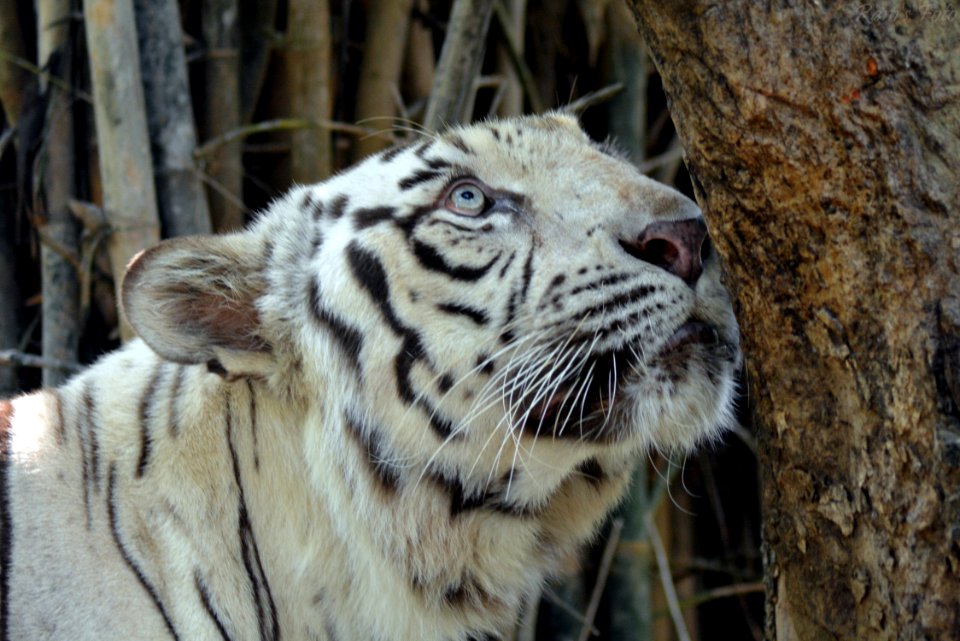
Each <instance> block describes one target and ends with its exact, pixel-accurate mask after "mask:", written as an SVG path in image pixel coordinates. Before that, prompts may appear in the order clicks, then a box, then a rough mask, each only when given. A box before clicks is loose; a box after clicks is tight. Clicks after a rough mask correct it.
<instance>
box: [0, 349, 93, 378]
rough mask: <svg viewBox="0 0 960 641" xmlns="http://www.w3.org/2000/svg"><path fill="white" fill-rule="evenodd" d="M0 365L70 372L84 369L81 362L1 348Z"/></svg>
mask: <svg viewBox="0 0 960 641" xmlns="http://www.w3.org/2000/svg"><path fill="white" fill-rule="evenodd" d="M0 366H5V367H36V368H40V369H58V370H62V371H64V372H70V373H76V372H79V371H81V370H82V369H83V365H80V364H79V363H68V362H66V361H61V360H58V359H55V358H45V357H43V356H37V355H35V354H27V353H25V352H20V351H17V350H15V349H0Z"/></svg>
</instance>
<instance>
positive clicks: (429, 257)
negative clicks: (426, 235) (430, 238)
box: [413, 239, 501, 282]
mask: <svg viewBox="0 0 960 641" xmlns="http://www.w3.org/2000/svg"><path fill="white" fill-rule="evenodd" d="M413 254H414V256H416V257H417V260H418V261H419V262H420V264H421V265H422V266H423V267H424V268H426V269H429V270H430V271H435V272H440V273H443V274H446V275H448V276H450V278H453V279H454V280H460V281H464V282H475V281H478V280H480V279H481V278H483V277H484V276H486V275H487V272H489V271H490V268H491V267H493V265H494V263H496V262H497V261H498V260H500V256H501V253H499V252H498V253H497V255H496V256H494V257H493V258H492V259H491V260H490V262H489V263H487V264H486V265H481V266H480V267H467V266H465V265H451V264H450V263H448V262H447V260H446V259H445V258H444V257H443V256H441V255H440V253H439V252H438V251H437V250H436V249H435V248H433V247H432V246H430V245H427V244H426V243H424V242H423V241H421V240H416V239H415V240H414V241H413Z"/></svg>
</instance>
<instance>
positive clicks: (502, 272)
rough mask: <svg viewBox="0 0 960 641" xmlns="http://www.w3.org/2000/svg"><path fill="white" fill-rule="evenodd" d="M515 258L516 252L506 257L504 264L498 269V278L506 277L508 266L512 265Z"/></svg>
mask: <svg viewBox="0 0 960 641" xmlns="http://www.w3.org/2000/svg"><path fill="white" fill-rule="evenodd" d="M516 257H517V252H515V251H513V252H510V255H509V256H507V260H506V262H504V264H503V267H501V268H500V278H503V277H504V276H506V275H507V270H508V269H510V265H512V264H513V260H514V259H515V258H516Z"/></svg>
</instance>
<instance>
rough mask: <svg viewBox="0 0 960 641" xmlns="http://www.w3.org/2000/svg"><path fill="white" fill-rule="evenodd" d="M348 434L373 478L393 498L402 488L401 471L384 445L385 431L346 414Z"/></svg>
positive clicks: (349, 413) (352, 413) (355, 416)
mask: <svg viewBox="0 0 960 641" xmlns="http://www.w3.org/2000/svg"><path fill="white" fill-rule="evenodd" d="M344 421H345V424H346V428H347V434H348V435H349V436H350V437H351V439H352V440H353V441H354V443H356V444H357V447H358V448H359V449H360V451H361V456H362V457H363V459H364V462H365V463H366V464H367V465H368V467H369V469H370V473H371V476H372V477H373V479H374V481H375V482H376V484H377V486H378V487H380V489H382V490H383V492H384V494H386V495H388V496H393V495H395V494H396V493H397V491H398V490H399V488H400V469H399V467H398V466H397V465H396V464H394V463H391V462H390V457H389V456H388V454H387V452H385V451H384V447H383V445H382V439H383V436H382V435H383V431H382V430H381V429H376V428H373V427H371V426H370V424H369V423H366V422H364V421H362V420H360V418H359V417H358V416H357V415H356V414H355V413H354V412H344Z"/></svg>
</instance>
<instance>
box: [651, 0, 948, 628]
mask: <svg viewBox="0 0 960 641" xmlns="http://www.w3.org/2000/svg"><path fill="white" fill-rule="evenodd" d="M633 5H634V9H635V11H636V14H637V17H638V21H639V25H640V29H641V32H642V33H643V35H644V37H645V39H646V41H647V43H648V44H649V46H650V48H651V51H652V55H653V58H654V60H655V62H656V65H657V67H658V69H659V71H660V73H661V75H662V78H663V85H664V88H665V90H666V92H667V95H668V96H669V98H670V100H671V104H672V115H673V118H674V121H675V123H676V126H677V129H678V132H679V135H680V137H681V140H682V142H683V145H684V147H685V149H686V154H687V166H688V169H689V172H690V175H691V177H692V180H693V184H694V187H695V190H696V192H697V197H698V199H699V201H700V204H701V206H702V207H703V209H704V212H705V214H706V216H707V218H708V222H709V225H710V227H711V230H712V235H713V238H714V240H715V243H716V247H717V249H718V250H719V252H720V254H721V255H722V256H723V258H724V259H725V262H726V266H727V269H728V272H729V276H730V280H731V283H732V286H733V289H734V292H735V297H736V301H737V304H738V315H739V318H740V321H741V325H742V330H743V343H744V348H745V353H746V354H747V364H748V373H749V378H750V384H749V388H748V390H747V392H748V396H749V401H750V402H751V403H752V404H754V406H755V411H756V414H757V417H758V419H759V423H760V425H761V428H760V445H761V473H762V483H763V508H764V511H765V512H764V514H765V516H764V520H765V523H764V531H765V539H766V550H765V553H766V554H767V581H768V628H769V629H768V636H769V637H770V638H776V639H780V640H783V641H785V640H793V639H803V640H806V639H810V640H812V639H818V640H819V639H838V640H839V639H843V640H847V639H849V640H853V639H871V640H881V639H891V640H892V639H897V640H900V641H904V640H910V639H956V638H960V578H958V577H960V384H958V381H960V273H958V272H960V228H958V225H957V215H956V212H957V210H958V209H960V181H958V180H957V174H956V171H957V167H960V19H958V17H960V16H958V8H957V5H956V3H953V4H951V5H949V6H948V4H947V3H937V2H929V3H923V4H919V5H918V4H912V3H907V4H900V3H896V2H892V1H878V2H874V3H870V4H869V5H867V4H861V3H793V2H774V3H756V2H750V1H749V0H736V1H731V2H723V3H715V2H707V1H701V0H683V1H679V2H669V3H668V2H655V1H653V0H634V2H633Z"/></svg>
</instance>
